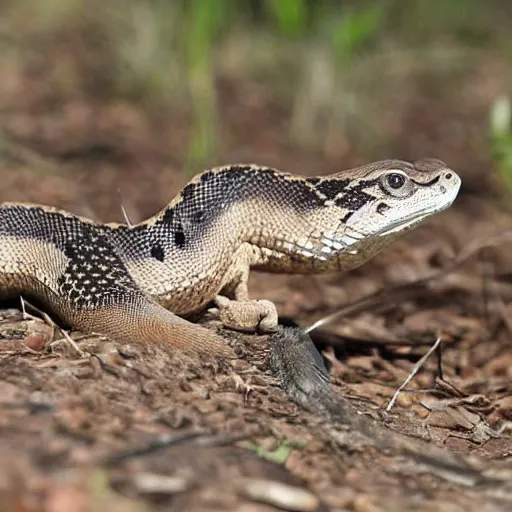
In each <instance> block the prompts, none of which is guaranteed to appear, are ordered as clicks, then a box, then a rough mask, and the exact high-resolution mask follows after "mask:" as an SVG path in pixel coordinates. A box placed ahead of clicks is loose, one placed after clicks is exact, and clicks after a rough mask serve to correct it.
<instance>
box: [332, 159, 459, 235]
mask: <svg viewBox="0 0 512 512" xmlns="http://www.w3.org/2000/svg"><path fill="white" fill-rule="evenodd" d="M354 175H355V176H357V177H354V179H353V181H352V186H351V187H349V189H350V188H351V189H354V188H358V189H359V190H360V192H361V194H364V195H365V197H366V199H367V200H366V201H362V202H361V203H360V204H358V205H357V207H356V208H352V207H351V205H350V199H349V200H347V201H346V202H345V204H344V206H345V207H346V209H347V214H346V217H345V222H344V224H345V226H344V230H343V231H344V236H350V234H349V233H350V232H353V233H354V234H355V235H356V236H357V234H358V233H360V234H362V235H363V236H364V237H385V236H388V235H390V234H392V233H396V232H400V231H403V230H405V229H409V228H411V227H413V226H414V225H416V224H418V223H419V222H421V221H422V220H423V219H425V218H426V217H428V216H430V215H432V214H434V213H438V212H440V211H442V210H445V209H446V208H448V207H449V206H450V205H451V204H452V203H453V201H454V200H455V198H456V197H457V194H458V192H459V188H460V185H461V180H460V178H459V176H458V175H457V174H456V173H455V172H454V171H452V170H451V169H449V168H448V167H447V166H446V164H444V163H443V162H441V161H440V160H421V161H419V162H416V163H415V164H409V163H407V162H402V161H396V160H389V161H384V162H380V163H377V164H372V165H370V166H366V167H361V168H359V169H356V170H354ZM349 189H347V190H346V192H347V191H348V190H349ZM339 202H340V206H343V197H341V198H340V201H339ZM347 242H349V240H348V239H347Z"/></svg>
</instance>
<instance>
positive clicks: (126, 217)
mask: <svg viewBox="0 0 512 512" xmlns="http://www.w3.org/2000/svg"><path fill="white" fill-rule="evenodd" d="M117 195H118V196H119V206H120V207H121V212H122V213H123V217H124V221H125V222H126V224H127V225H128V227H129V228H131V227H132V226H133V224H132V223H131V221H130V217H128V213H127V211H126V210H125V208H124V205H123V196H122V195H121V189H120V188H119V187H118V188H117Z"/></svg>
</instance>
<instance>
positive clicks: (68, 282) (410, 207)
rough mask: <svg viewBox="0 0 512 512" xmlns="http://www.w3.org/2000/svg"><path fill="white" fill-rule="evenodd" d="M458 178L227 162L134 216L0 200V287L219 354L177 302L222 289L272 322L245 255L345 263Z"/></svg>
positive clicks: (272, 262)
mask: <svg viewBox="0 0 512 512" xmlns="http://www.w3.org/2000/svg"><path fill="white" fill-rule="evenodd" d="M459 187H460V179H459V178H458V176H457V175H456V174H455V173H454V172H453V171H452V170H450V169H448V168H447V166H446V165H445V164H444V163H442V162H440V161H437V160H424V161H420V162H418V163H416V164H411V163H407V162H403V161H399V160H388V161H383V162H376V163H373V164H368V165H366V166H362V167H359V168H356V169H352V170H348V171H343V172H341V173H337V174H333V175H329V176H324V177H321V176H317V177H310V178H304V177H301V176H295V175H292V174H288V173H284V172H280V171H277V170H275V169H270V168H264V167H258V166H255V165H234V166H227V167H221V168H216V169H210V170H207V171H205V172H204V173H202V174H200V175H198V176H196V177H195V178H194V179H192V181H191V182H190V183H189V184H187V185H186V186H185V187H184V188H183V190H182V191H181V193H180V194H179V195H178V196H177V197H176V198H175V199H174V200H173V201H172V202H171V203H170V204H169V205H168V206H167V207H166V208H164V209H163V210H162V211H161V212H159V213H158V214H156V215H155V216H153V217H151V218H150V219H148V220H147V221H144V222H142V223H140V224H136V225H134V226H127V225H124V224H98V223H94V222H92V221H90V220H87V219H84V218H81V217H78V216H75V215H72V214H70V213H67V212H63V211H60V210H57V209H55V208H49V207H44V206H39V205H30V204H19V203H4V204H3V205H1V206H0V291H1V292H2V294H3V295H16V294H27V295H34V296H36V297H37V298H39V299H41V300H42V301H43V302H45V303H46V304H47V305H48V307H49V308H50V309H52V310H53V311H54V312H55V313H56V314H57V315H58V316H60V317H61V318H63V319H64V321H66V322H69V323H71V325H74V326H77V327H79V328H81V329H83V330H86V331H95V330H97V331H98V332H102V333H104V334H107V335H110V336H113V337H116V338H120V337H124V338H125V339H126V338H128V339H130V340H134V341H138V340H140V339H142V340H144V341H147V342H155V341H157V342H162V343H169V344H170V345H172V346H176V347H178V348H184V349H186V348H190V349H191V350H193V351H198V350H201V349H203V351H209V352H212V353H219V352H224V353H226V350H227V349H226V348H225V347H224V344H223V342H222V340H221V339H220V338H218V337H216V336H215V335H214V334H213V333H211V332H210V331H207V330H205V329H201V328H200V327H198V326H193V325H192V324H190V323H188V322H186V321H185V320H183V319H182V318H180V317H178V316H176V314H177V315H187V314H189V313H193V312H196V311H200V310H202V309H204V308H205V307H206V306H207V305H208V304H209V303H211V301H212V300H215V299H216V298H219V296H220V295H224V296H228V297H229V298H232V299H235V300H234V301H233V302H232V306H233V307H234V308H236V307H238V308H239V310H240V315H238V316H237V315H233V314H230V316H229V318H230V319H231V321H230V322H229V323H230V324H236V323H237V322H238V320H237V318H239V319H240V324H242V323H243V317H244V315H246V317H248V313H247V312H251V315H252V314H253V313H254V312H255V314H256V317H258V315H260V317H261V311H263V310H265V315H267V313H268V314H270V315H274V316H273V317H272V322H267V323H270V324H272V323H276V322H277V313H275V314H274V313H272V311H271V310H272V307H273V306H272V305H271V307H270V306H269V305H268V304H263V303H261V304H259V303H255V302H254V301H250V300H249V297H248V291H247V279H248V275H249V269H250V268H251V267H254V268H257V269H260V270H265V271H271V272H288V273H291V272H293V273H318V272H334V271H343V270H348V269H351V268H354V267H356V266H359V265H361V264H362V263H364V262H365V261H367V260H368V259H369V258H371V257H372V256H373V255H374V254H376V253H377V252H379V251H380V250H381V249H382V248H384V247H385V246H386V245H389V244H390V243H391V242H392V241H393V240H394V239H396V237H397V236H399V235H401V234H402V233H403V232H405V231H406V230H407V229H410V228H411V227H413V226H415V225H416V224H418V223H419V222H421V221H422V220H423V219H425V218H427V217H428V216H430V215H432V214H434V213H437V212H438V211H441V210H443V209H445V208H447V207H448V206H449V205H450V204H451V203H452V202H453V200H454V199H455V197H456V195H457V192H458V190H459ZM221 302H222V307H226V308H227V307H228V306H229V304H227V305H226V302H225V300H223V301H221ZM228 302H229V301H228ZM262 302H263V301H262ZM218 304H220V302H219V301H218ZM260 306H261V307H260ZM265 308H266V309H265ZM259 310H261V311H260V312H258V311H259ZM171 311H172V313H171ZM274 311H275V307H274ZM173 313H174V314H173ZM231 313H233V311H231ZM251 315H249V316H251ZM265 315H263V316H265ZM221 319H222V315H221ZM233 319H234V320H233ZM260 319H261V318H260ZM253 323H254V320H253ZM231 326H234V327H236V325H231ZM240 327H243V326H242V325H240ZM253 327H257V322H256V325H254V326H253ZM192 328H193V329H194V330H193V331H192ZM197 333H199V334H197ZM202 340H208V342H207V343H206V342H203V341H202Z"/></svg>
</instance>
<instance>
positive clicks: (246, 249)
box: [209, 243, 279, 333]
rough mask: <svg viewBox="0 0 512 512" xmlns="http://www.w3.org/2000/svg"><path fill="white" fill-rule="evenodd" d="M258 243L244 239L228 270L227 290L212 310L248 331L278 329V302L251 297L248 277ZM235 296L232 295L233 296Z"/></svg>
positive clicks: (224, 320)
mask: <svg viewBox="0 0 512 512" xmlns="http://www.w3.org/2000/svg"><path fill="white" fill-rule="evenodd" d="M255 250H257V249H256V248H255V247H254V246H252V245H251V244H248V243H244V244H242V245H241V246H240V248H239V249H237V250H236V251H235V254H234V255H233V263H232V266H231V268H230V270H229V272H228V273H227V279H226V280H227V281H228V284H227V285H225V286H224V287H223V290H222V291H223V292H224V294H222V295H217V296H216V297H215V299H214V302H215V305H216V306H217V307H216V308H212V309H210V310H209V312H210V313H212V314H214V315H215V317H216V318H218V319H219V320H220V321H221V322H222V324H223V325H224V327H227V328H228V329H235V330H238V331H244V332H255V331H260V332H267V333H269V332H275V331H276V330H277V326H278V321H279V318H278V314H277V309H276V306H275V304H274V303H273V302H271V301H269V300H264V299H262V300H251V299H249V290H248V281H249V271H250V267H251V263H253V262H255V261H259V258H258V259H256V257H257V255H255ZM230 297H231V298H230Z"/></svg>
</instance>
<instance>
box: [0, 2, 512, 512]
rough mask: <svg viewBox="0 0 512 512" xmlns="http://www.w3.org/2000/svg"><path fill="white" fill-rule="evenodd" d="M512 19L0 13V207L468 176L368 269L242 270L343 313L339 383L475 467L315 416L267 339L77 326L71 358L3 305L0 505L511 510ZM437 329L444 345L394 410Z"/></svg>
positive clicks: (138, 5) (56, 7) (315, 307)
mask: <svg viewBox="0 0 512 512" xmlns="http://www.w3.org/2000/svg"><path fill="white" fill-rule="evenodd" d="M340 5H341V7H340ZM511 16H512V8H511V5H509V3H508V2H506V1H498V0H494V1H490V0H488V1H486V2H481V1H480V0H451V1H449V2H446V1H443V0H414V1H410V2H403V1H400V0H388V1H384V0H382V1H364V2H361V1H344V2H337V1H328V0H327V1H320V0H317V1H316V2H315V1H306V0H304V1H299V0H280V1H279V2H277V1H272V0H269V1H262V0H261V1H257V0H253V1H249V0H247V1H245V0H244V1H242V0H217V1H215V2H214V1H208V0H183V1H175V2H168V1H163V0H160V1H158V0H152V1H150V0H113V1H109V2H106V1H102V2H100V1H98V0H45V1H44V2H40V1H37V0H24V1H15V0H12V1H10V2H9V1H7V2H3V3H2V5H1V6H0V56H1V58H0V119H1V126H0V159H1V162H2V167H1V169H2V170H1V178H2V186H1V187H0V199H1V200H9V201H15V200H24V201H34V202H41V203H46V204H52V205H58V206H61V207H64V208H66V209H69V210H72V211H74V212H77V213H80V214H84V215H87V216H90V217H93V218H96V219H100V220H102V221H112V220H122V216H121V211H120V207H119V196H118V193H117V189H120V190H121V194H122V199H123V204H124V206H125V208H126V209H127V210H128V212H129V215H130V217H131V219H132V220H133V221H137V220H140V219H142V218H144V217H146V216H148V215H151V214H153V213H154V212H155V211H156V210H158V209H159V208H160V207H161V206H163V205H164V204H165V203H167V202H168V201H169V200H170V199H171V198H172V196H173V194H174V193H175V192H176V191H178V190H179V188H180V187H181V186H182V185H183V184H184V183H185V182H186V181H187V179H188V177H189V176H190V173H192V172H196V171H198V170H200V169H201V168H202V167H203V166H213V165H216V164H219V163H227V162H235V161H256V162H258V163H260V164H267V165H272V166H276V167H279V168H282V169H288V170H291V171H294V172H297V173H302V174H319V173H323V172H331V171H335V170H339V169H340V168H345V167H349V166H352V165H355V164H358V163H361V162H365V161H369V160H373V159H379V158H385V157H399V158H406V159H417V158H420V157H423V156H432V157H437V158H441V159H443V160H445V161H446V162H447V163H449V165H451V166H452V167H453V168H454V169H456V170H457V171H458V172H460V174H461V176H462V178H463V182H464V186H463V190H462V194H461V196H460V198H459V199H458V200H457V202H456V204H455V205H454V207H453V208H452V209H451V210H450V211H448V212H446V213H444V214H443V215H442V216H439V218H437V219H434V220H433V221H432V222H430V223H429V224H428V226H425V227H422V228H420V229H419V230H417V231H416V232H413V233H411V235H409V236H408V237H407V238H406V239H404V240H403V241H401V242H398V243H396V244H395V245H394V246H393V247H391V248H390V249H389V250H387V251H385V252H384V253H383V254H382V255H380V256H379V257H377V258H376V259H375V260H374V261H372V262H371V263H369V264H368V265H365V266H364V267H362V268H361V269H358V270H357V271H354V272H351V273H349V274H348V275H345V276H334V277H333V276H330V277H320V278H319V277H308V278H306V277H302V276H301V277H294V276H292V277H282V276H281V277H275V276H273V277H271V278H268V276H265V275H258V276H253V277H252V288H251V294H252V295H253V296H254V297H259V298H268V299H271V300H273V301H274V302H276V304H277V305H278V307H279V310H280V313H281V315H282V316H283V318H287V319H293V320H295V321H296V322H298V323H299V324H300V325H302V326H307V325H309V324H311V323H312V322H313V321H315V320H317V319H318V318H321V317H323V316H325V315H326V314H330V313H334V312H337V311H338V312H339V311H341V313H343V314H340V315H339V316H338V318H337V319H336V320H334V321H333V322H331V323H330V324H328V325H326V326H325V327H323V328H322V329H320V330H318V331H315V332H314V339H315V342H316V343H317V346H318V347H319V348H320V349H322V350H323V351H324V355H325V356H326V357H327V358H328V359H329V361H330V362H331V365H332V368H331V381H332V384H333V387H334V389H335V391H336V392H337V393H339V394H340V395H344V396H348V397H350V398H352V399H354V400H353V402H354V403H355V404H356V406H357V407H358V409H359V410H361V411H365V412H367V413H369V414H371V415H373V416H375V417H377V418H378V421H379V422H381V425H380V426H381V428H383V429H384V428H388V427H389V429H390V430H393V431H398V432H405V433H408V434H409V435H411V436H414V437H419V438H422V439H430V440H431V442H432V443H433V444H435V445H437V446H440V447H443V448H444V449H445V450H446V451H447V452H449V453H458V454H461V455H463V456H467V455H473V456H476V457H478V459H475V460H474V461H473V463H474V472H473V473H471V472H469V473H466V474H462V473H461V474H458V475H456V474H454V473H453V472H448V471H446V472H444V473H443V472H442V471H439V470H437V471H434V470H432V468H431V467H427V466H422V465H420V464H417V463H416V462H413V460H412V459H408V458H407V457H403V456H401V457H398V456H397V454H396V453H393V451H392V450H388V451H387V452H386V451H384V452H383V451H382V450H379V449H377V448H376V447H375V446H368V443H367V442H363V441H361V440H360V439H358V438H357V437H356V438H354V437H351V436H350V433H349V434H346V433H344V431H343V430H340V429H337V428H335V427H333V426H332V425H329V424H328V423H327V422H325V421H323V420H321V419H319V418H318V417H317V416H316V415H314V414H311V413H308V412H305V411H304V410H302V409H300V408H299V407H298V406H296V405H294V404H293V403H291V401H290V400H289V398H288V397H287V395H286V394H285V393H284V392H283V391H281V390H280V389H279V387H278V386H277V383H276V381H275V379H273V377H272V376H271V374H270V371H269V369H268V366H267V362H266V350H267V349H266V340H265V339H264V338H259V337H251V336H245V337H240V336H235V335H233V334H230V333H224V335H225V336H227V337H230V338H231V339H232V340H233V341H232V342H233V343H234V344H235V345H236V346H237V347H238V351H239V353H240V361H238V362H237V363H236V364H235V365H234V366H233V367H231V366H226V365H218V364H213V363H212V362H197V361H184V360H182V359H180V357H179V356H177V355H173V356H171V355H169V354H165V353H160V352H154V353H141V352H140V351H139V350H138V349H137V347H121V346H118V345H115V344H111V343H109V342H107V341H105V340H98V339H94V338H86V339H81V338H80V336H79V335H78V334H77V335H76V336H75V335H74V338H75V339H76V340H80V341H79V346H80V347H81V348H82V350H84V351H85V352H86V353H87V354H90V357H85V358H79V357H77V355H76V353H75V352H74V351H73V349H72V348H70V347H69V345H68V344H67V343H66V342H65V341H63V340H62V337H61V336H60V335H59V334H58V333H53V332H52V329H51V328H49V327H47V326H46V325H45V324H44V323H42V322H41V321H39V320H32V319H30V320H23V319H22V317H21V313H20V312H19V310H18V309H4V310H2V320H1V324H0V329H1V335H2V338H4V339H3V340H2V345H1V346H0V366H1V373H0V375H1V379H0V389H1V393H0V397H1V398H0V404H1V407H2V419H1V421H0V432H1V434H2V435H1V436H0V454H1V457H0V458H1V460H2V463H1V464H0V510H1V511H2V512H3V510H6V511H11V510H12V511H14V510H16V511H20V512H28V511H30V512H33V511H38V512H39V511H45V512H46V511H48V512H67V511H70V510H73V511H100V510H101V511H103V510H111V511H112V512H114V511H117V510H119V511H120V510H123V511H134V512H142V511H150V510H180V511H181V510H246V511H249V510H251V511H252V510H254V511H267V510H278V506H280V507H281V509H284V510H354V511H374V510H375V511H377V510H389V511H397V510H412V509H415V510H450V511H451V510H453V511H459V510H461V511H462V510H485V511H487V510H489V511H490V510H510V507H511V506H512V505H511V503H510V496H511V495H512V493H511V491H510V488H509V487H507V484H506V480H507V479H508V480H509V481H511V480H512V477H511V476H510V474H511V473H510V472H511V470H512V468H511V465H510V456H511V450H512V440H511V437H510V425H511V423H510V422H511V421H512V398H511V397H512V344H511V340H512V322H511V318H512V309H511V304H512V285H511V280H510V276H511V270H512V266H511V263H510V250H511V243H510V241H509V240H510V238H511V236H512V235H511V234H510V230H511V228H512V216H511V213H510V191H509V190H508V189H507V186H508V185H507V184H508V183H510V182H512V178H511V173H512V164H511V162H512V157H511V156H510V155H512V136H511V134H510V112H509V110H510V106H509V101H508V99H507V94H509V93H510V81H509V79H510V77H509V73H510V71H509V68H510V65H509V64H510V56H509V53H510V49H511V47H510V45H511V38H510V37H511V36H510V34H511V33H512V32H511V31H512V17H511ZM454 262H459V263H458V265H456V266H453V264H454ZM442 271H445V272H444V273H443V274H442V275H440V274H439V273H440V272H442ZM431 275H434V276H435V278H432V279H430V280H427V281H421V280H422V279H424V278H425V277H427V276H431ZM416 281H420V282H416ZM411 283H412V284H411ZM379 290H384V293H382V292H381V293H380V294H379ZM365 297H370V298H369V299H367V300H363V301H361V299H362V298H365ZM11 306H12V305H11ZM349 306H350V307H349ZM6 307H7V306H6ZM14 307H15V308H17V304H14ZM438 335H441V336H442V338H443V352H442V357H441V358H440V359H439V356H432V357H431V358H430V359H429V360H428V361H427V363H426V364H425V366H424V367H423V368H422V369H421V370H420V372H419V374H418V375H417V376H416V378H415V379H413V381H412V382H411V383H410V384H409V386H408V387H407V391H405V392H403V393H402V394H401V395H400V396H399V399H398V402H397V404H396V405H395V407H394V408H392V409H391V411H390V412H389V413H388V414H384V413H383V411H384V409H385V407H386V405H387V404H388V402H389V400H390V398H391V396H392V395H393V393H394V392H395V390H396V389H397V388H398V386H399V385H400V384H401V383H402V382H403V380H404V379H405V378H406V377H407V375H408V374H409V372H410V371H411V369H412V368H413V366H414V364H415V363H416V362H417V361H418V360H419V359H420V357H421V356H422V355H423V354H424V353H425V352H426V351H427V350H428V348H429V346H431V345H432V344H433V343H434V341H435V340H436V338H437V336H438ZM52 337H53V340H54V341H53V342H51V341H50V339H52ZM44 342H46V343H44ZM42 344H44V345H45V346H44V348H41V345H42ZM34 348H36V349H38V350H37V351H35V350H34ZM383 416H385V418H384V419H385V420H386V422H385V423H384V422H383ZM385 424H386V426H385ZM454 475H455V476H454ZM279 500H281V501H279Z"/></svg>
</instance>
